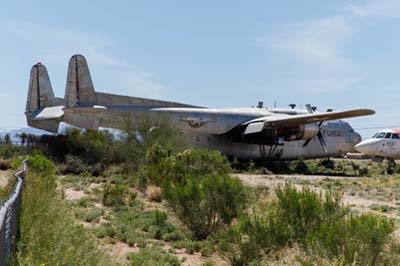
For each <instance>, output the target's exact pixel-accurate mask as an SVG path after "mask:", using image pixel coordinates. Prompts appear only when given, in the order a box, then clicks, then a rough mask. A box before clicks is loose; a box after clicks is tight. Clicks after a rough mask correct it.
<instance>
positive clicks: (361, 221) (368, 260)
mask: <svg viewBox="0 0 400 266" xmlns="http://www.w3.org/2000/svg"><path fill="white" fill-rule="evenodd" d="M393 230H394V224H393V221H391V220H388V219H387V218H384V217H379V216H376V215H372V214H364V215H361V216H350V217H349V218H348V219H342V220H338V221H336V222H334V223H324V224H322V225H321V226H320V227H319V228H318V230H316V231H315V232H313V233H311V234H309V235H308V236H307V238H306V241H305V243H306V246H307V248H308V250H309V252H310V253H312V254H314V255H317V256H322V257H327V258H328V259H331V260H332V259H335V258H341V259H342V260H343V262H344V264H345V265H363V266H364V265H365V266H375V265H380V264H379V262H380V261H381V259H382V256H383V255H384V254H383V252H384V249H385V247H386V245H387V244H388V243H389V240H390V239H391V234H392V233H393Z"/></svg>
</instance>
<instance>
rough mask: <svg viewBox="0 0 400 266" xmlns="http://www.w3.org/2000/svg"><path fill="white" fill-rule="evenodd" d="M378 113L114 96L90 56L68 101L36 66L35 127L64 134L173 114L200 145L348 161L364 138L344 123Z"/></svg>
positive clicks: (77, 61) (241, 154)
mask: <svg viewBox="0 0 400 266" xmlns="http://www.w3.org/2000/svg"><path fill="white" fill-rule="evenodd" d="M374 113H375V112H374V111H373V110H370V109H353V110H347V111H331V110H330V111H329V112H321V113H320V112H316V108H313V107H311V106H310V105H306V109H298V108H295V105H291V108H287V109H279V108H264V107H263V106H262V103H259V105H258V106H257V107H251V108H227V109H225V108H224V109H222V108H221V109H219V108H206V107H201V106H195V105H190V104H184V103H176V102H169V101H161V100H153V99H146V98H138V97H129V96H121V95H114V94H109V93H103V92H96V91H95V90H94V86H93V82H92V79H91V76H90V72H89V67H88V64H87V61H86V59H85V58H84V57H83V56H82V55H74V56H72V57H71V59H70V61H69V65H68V74H67V84H66V92H65V97H64V98H63V99H62V98H56V97H55V96H54V93H53V90H52V86H51V83H50V79H49V76H48V73H47V69H46V67H45V66H44V65H43V64H41V63H38V64H36V65H34V66H33V67H32V70H31V75H30V81H29V91H28V99H27V105H26V112H25V115H26V118H27V123H28V125H29V126H31V127H35V128H40V129H44V130H47V131H51V132H57V131H58V127H59V124H60V122H65V123H67V124H70V125H73V126H76V127H79V128H84V129H90V130H97V129H98V128H99V127H104V128H116V129H118V128H121V121H122V120H123V119H124V117H125V118H126V117H129V116H131V115H133V117H135V116H136V117H138V116H140V115H149V117H150V118H151V119H157V118H160V117H165V116H166V117H167V119H168V120H169V122H170V123H173V124H174V125H176V127H177V128H178V129H180V130H182V131H183V132H185V133H187V134H186V135H188V136H189V137H188V139H189V142H190V143H191V144H193V146H195V147H200V148H207V149H213V150H219V151H221V153H223V154H225V155H227V156H230V157H236V158H238V159H244V160H257V159H262V158H265V159H270V160H287V159H298V158H303V159H311V158H324V157H337V156H343V155H344V154H346V153H347V152H350V151H353V150H354V145H355V144H357V143H359V142H360V141H361V136H360V135H359V134H358V133H357V132H355V131H354V129H353V128H352V127H351V126H350V124H349V123H347V122H345V121H343V120H339V119H344V118H351V117H358V116H365V115H372V114H374Z"/></svg>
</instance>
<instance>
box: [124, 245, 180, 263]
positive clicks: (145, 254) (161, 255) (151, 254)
mask: <svg viewBox="0 0 400 266" xmlns="http://www.w3.org/2000/svg"><path fill="white" fill-rule="evenodd" d="M128 258H129V260H130V261H131V265H132V266H137V265H141V266H179V265H181V264H180V263H179V260H178V258H177V257H176V256H174V255H171V254H168V253H167V252H166V251H164V250H162V249H161V248H141V249H140V250H139V252H138V253H129V254H128Z"/></svg>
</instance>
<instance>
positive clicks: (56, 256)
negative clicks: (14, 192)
mask: <svg viewBox="0 0 400 266" xmlns="http://www.w3.org/2000/svg"><path fill="white" fill-rule="evenodd" d="M29 165H30V168H29V171H28V173H27V175H26V177H25V186H24V190H23V194H22V206H21V213H20V239H19V242H18V249H17V250H18V253H17V255H16V260H17V262H16V264H17V265H44V264H46V265H93V266H94V265H111V264H112V263H111V261H110V259H109V258H108V257H107V255H106V254H104V252H102V251H99V250H98V249H97V247H96V243H95V241H94V239H93V238H92V235H91V234H88V233H87V231H85V229H84V228H83V227H82V226H79V225H76V224H75V223H74V219H73V216H72V213H71V212H70V211H69V208H68V207H67V206H66V205H65V203H64V202H63V200H62V199H61V197H60V195H59V194H58V193H57V191H56V186H55V182H52V181H50V180H54V176H52V173H53V172H54V165H53V164H52V163H51V162H50V161H48V160H47V159H46V158H44V157H43V156H40V155H35V156H32V157H30V158H29ZM114 264H115V263H114Z"/></svg>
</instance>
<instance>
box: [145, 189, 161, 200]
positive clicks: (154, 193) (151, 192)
mask: <svg viewBox="0 0 400 266" xmlns="http://www.w3.org/2000/svg"><path fill="white" fill-rule="evenodd" d="M146 195H147V198H148V199H149V200H150V201H153V202H161V201H162V190H161V188H160V187H158V186H148V187H147V190H146Z"/></svg>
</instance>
